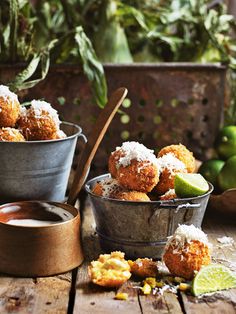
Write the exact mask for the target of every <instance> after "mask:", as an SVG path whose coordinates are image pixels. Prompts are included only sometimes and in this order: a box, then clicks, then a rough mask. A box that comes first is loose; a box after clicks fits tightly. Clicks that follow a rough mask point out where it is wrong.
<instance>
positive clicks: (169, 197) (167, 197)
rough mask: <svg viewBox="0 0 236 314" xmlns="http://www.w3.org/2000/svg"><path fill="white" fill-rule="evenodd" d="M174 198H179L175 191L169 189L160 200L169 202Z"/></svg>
mask: <svg viewBox="0 0 236 314" xmlns="http://www.w3.org/2000/svg"><path fill="white" fill-rule="evenodd" d="M174 198H177V195H176V194H175V189H169V190H168V191H167V192H166V193H165V194H163V195H161V196H160V200H162V201H168V200H172V199H174Z"/></svg>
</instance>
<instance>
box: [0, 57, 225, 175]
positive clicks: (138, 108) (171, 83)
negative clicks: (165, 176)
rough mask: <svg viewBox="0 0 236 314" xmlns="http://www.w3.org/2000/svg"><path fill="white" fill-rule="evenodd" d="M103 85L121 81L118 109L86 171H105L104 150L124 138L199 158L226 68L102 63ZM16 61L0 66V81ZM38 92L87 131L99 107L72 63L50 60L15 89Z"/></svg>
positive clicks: (216, 119) (211, 133)
mask: <svg viewBox="0 0 236 314" xmlns="http://www.w3.org/2000/svg"><path fill="white" fill-rule="evenodd" d="M104 68H105V72H106V77H107V81H108V87H109V91H112V90H114V89H116V88H117V87H118V86H125V87H127V89H128V91H129V93H128V98H127V99H126V101H125V102H124V103H123V107H122V111H123V113H122V114H118V115H116V117H115V118H114V120H113V121H112V123H111V126H110V127H109V131H108V132H107V134H106V136H105V138H104V140H103V142H102V144H101V146H100V148H99V152H98V153H97V155H96V157H95V160H94V162H93V165H92V168H91V172H90V175H91V176H94V175H99V174H101V173H105V172H107V168H106V167H107V166H106V165H107V162H106V161H107V156H108V153H110V152H111V151H112V150H113V149H114V148H115V147H116V146H120V144H121V143H122V142H123V141H125V140H135V141H139V142H142V143H143V144H144V145H146V146H147V147H149V148H154V149H157V150H158V149H160V148H161V147H163V146H165V145H168V144H174V143H180V142H181V143H183V144H185V145H186V146H187V147H188V148H189V149H191V150H192V151H193V153H194V155H195V156H196V157H197V158H198V159H201V160H204V159H207V150H208V148H209V147H211V146H213V143H214V140H215V138H216V135H217V132H218V129H219V126H220V123H221V122H222V118H223V108H224V90H225V73H226V68H225V67H224V66H221V65H219V64H204V65H203V64H195V63H160V64H130V65H112V64H107V65H105V66H104ZM21 69H22V67H20V66H19V67H15V68H14V67H8V66H0V77H1V82H7V81H9V80H10V79H11V78H12V77H13V76H14V74H16V73H17V72H19V71H20V70H21ZM20 96H21V97H20V99H21V101H28V100H30V99H32V98H40V99H41V98H42V97H44V98H45V99H46V100H47V101H49V102H51V103H52V105H53V107H55V108H56V109H57V110H58V111H59V113H60V116H61V119H64V120H66V121H71V122H74V123H78V124H79V125H80V126H81V127H82V129H83V131H84V132H85V134H89V133H90V131H91V129H92V128H93V125H94V123H95V120H96V117H97V115H98V113H99V111H100V110H101V109H100V108H98V106H96V105H95V104H94V102H93V100H92V93H91V88H90V86H89V83H88V80H87V79H86V78H85V77H84V75H83V74H82V73H81V68H80V67H79V66H76V65H60V66H52V67H51V69H50V72H49V74H48V75H47V77H46V79H45V80H44V81H43V82H41V83H39V84H38V85H36V86H35V87H34V88H32V89H29V90H25V91H23V92H22V93H21V95H20Z"/></svg>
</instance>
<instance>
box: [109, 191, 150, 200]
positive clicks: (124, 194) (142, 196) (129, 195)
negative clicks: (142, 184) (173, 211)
mask: <svg viewBox="0 0 236 314" xmlns="http://www.w3.org/2000/svg"><path fill="white" fill-rule="evenodd" d="M114 198H116V199H118V200H122V201H133V202H149V201H150V198H149V197H148V196H147V194H146V193H143V192H138V191H121V192H119V193H117V194H116V195H115V197H114Z"/></svg>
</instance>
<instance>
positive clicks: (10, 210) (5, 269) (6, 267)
mask: <svg viewBox="0 0 236 314" xmlns="http://www.w3.org/2000/svg"><path fill="white" fill-rule="evenodd" d="M41 203H42V202H37V201H28V202H27V201H24V202H16V203H9V204H4V205H2V206H0V272H1V273H6V274H11V275H17V276H23V277H39V276H51V275H56V274H60V273H64V272H67V271H69V270H71V269H73V268H75V267H77V266H79V265H80V264H81V263H82V261H83V253H82V249H81V240H80V226H81V225H80V215H79V212H78V211H77V209H76V208H74V207H73V206H70V205H68V204H62V203H56V202H47V204H48V205H53V206H55V207H56V208H57V210H58V209H61V208H62V209H64V212H66V213H69V216H70V219H68V220H66V221H62V222H58V223H54V224H50V225H46V226H30V225H29V226H19V225H13V224H8V223H7V222H8V221H9V220H11V219H18V218H20V219H32V218H35V219H40V218H42V210H40V209H38V204H41ZM21 206H22V210H21V211H19V208H20V207H21ZM64 215H65V213H64ZM48 216H49V217H50V209H49V211H48V213H47V216H46V217H45V216H44V217H43V219H41V221H42V220H44V221H45V220H50V218H48ZM47 218H48V219H47Z"/></svg>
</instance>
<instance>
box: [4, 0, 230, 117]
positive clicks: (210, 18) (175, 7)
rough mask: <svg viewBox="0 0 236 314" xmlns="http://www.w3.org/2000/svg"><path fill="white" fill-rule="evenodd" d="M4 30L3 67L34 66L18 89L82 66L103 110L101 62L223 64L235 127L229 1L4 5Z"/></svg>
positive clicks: (66, 0) (55, 0)
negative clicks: (58, 69)
mask: <svg viewBox="0 0 236 314" xmlns="http://www.w3.org/2000/svg"><path fill="white" fill-rule="evenodd" d="M0 27H1V32H0V61H1V62H4V63H6V62H8V63H14V62H27V63H28V67H27V68H26V69H25V70H24V71H23V72H22V73H20V74H19V75H17V76H16V78H15V80H14V81H13V82H11V88H12V89H14V90H20V89H24V88H29V87H32V86H34V85H35V84H37V83H38V82H39V81H40V80H42V79H44V78H45V76H46V74H47V72H48V69H49V66H50V64H55V63H65V62H70V63H71V62H72V63H80V64H81V65H82V67H83V71H84V73H85V75H87V77H88V79H89V81H90V82H91V84H92V89H93V94H94V97H95V99H96V102H97V103H98V104H99V105H100V106H101V107H102V106H104V105H105V103H106V93H107V87H106V80H105V75H104V71H103V67H102V64H101V62H111V63H130V62H200V63H206V62H220V63H223V64H227V65H228V66H229V68H230V69H231V71H230V72H229V74H228V75H229V82H230V85H231V96H232V97H231V104H230V106H228V110H227V116H226V118H227V119H226V122H227V123H235V122H236V80H235V71H236V59H235V53H236V42H235V38H234V31H235V19H234V17H233V16H231V15H229V14H227V7H226V5H225V4H224V3H223V1H220V0H218V1H215V0H214V1H209V0H146V1H139V0H124V1H121V0H50V1H41V0H34V1H26V0H2V1H1V4H0ZM36 71H37V73H40V75H39V77H35V76H36V75H35V73H36Z"/></svg>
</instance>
